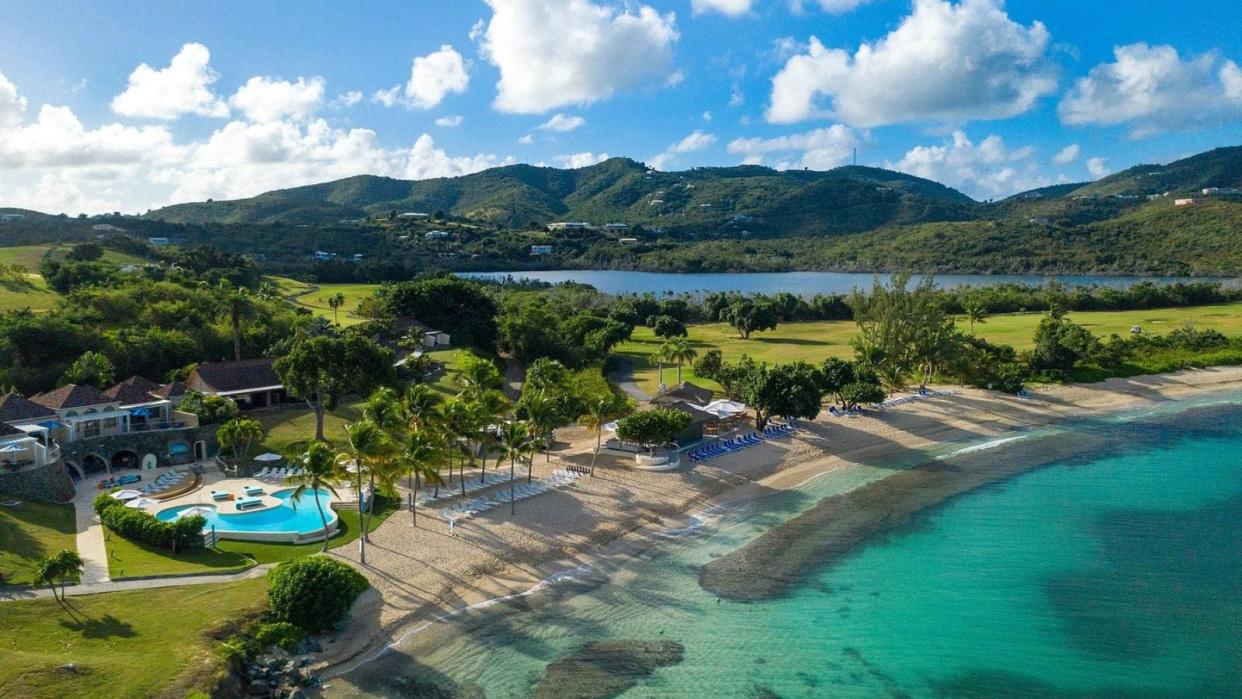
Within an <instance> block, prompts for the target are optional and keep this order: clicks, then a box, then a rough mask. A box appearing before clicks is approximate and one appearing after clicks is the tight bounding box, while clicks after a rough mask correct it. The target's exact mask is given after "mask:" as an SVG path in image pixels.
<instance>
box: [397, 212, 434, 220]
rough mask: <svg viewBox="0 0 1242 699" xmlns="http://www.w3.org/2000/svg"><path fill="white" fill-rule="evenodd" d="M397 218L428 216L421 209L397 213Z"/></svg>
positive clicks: (422, 217) (421, 217)
mask: <svg viewBox="0 0 1242 699" xmlns="http://www.w3.org/2000/svg"><path fill="white" fill-rule="evenodd" d="M397 218H412V219H424V218H428V216H427V214H425V213H423V212H421V211H406V212H404V213H400V214H397Z"/></svg>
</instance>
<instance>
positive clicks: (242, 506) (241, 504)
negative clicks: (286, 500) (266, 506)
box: [237, 498, 263, 510]
mask: <svg viewBox="0 0 1242 699" xmlns="http://www.w3.org/2000/svg"><path fill="white" fill-rule="evenodd" d="M262 504H263V499H262V498H242V499H241V500H238V501H237V509H239V510H247V509H250V508H252V507H259V506H261V505H262Z"/></svg>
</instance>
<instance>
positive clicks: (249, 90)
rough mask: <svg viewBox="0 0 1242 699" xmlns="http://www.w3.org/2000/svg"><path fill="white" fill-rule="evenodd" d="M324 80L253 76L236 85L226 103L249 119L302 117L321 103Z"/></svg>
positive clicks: (274, 119) (261, 120)
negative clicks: (295, 79) (234, 91)
mask: <svg viewBox="0 0 1242 699" xmlns="http://www.w3.org/2000/svg"><path fill="white" fill-rule="evenodd" d="M323 92H324V80H323V78H319V77H315V78H311V79H310V80H306V79H304V78H298V79H297V82H289V81H287V80H280V79H278V78H269V77H264V76H255V77H253V78H251V79H249V80H247V81H246V84H245V85H242V86H241V87H240V88H238V90H237V92H236V93H234V94H233V96H232V97H230V98H229V104H231V105H232V106H233V107H234V108H236V109H238V110H240V111H241V113H242V114H244V115H245V116H246V118H247V119H249V120H250V121H260V122H265V121H277V120H279V119H283V118H286V117H288V118H290V119H305V118H307V117H309V116H311V115H312V114H314V113H315V112H317V111H318V110H319V107H320V106H321V105H322V104H323Z"/></svg>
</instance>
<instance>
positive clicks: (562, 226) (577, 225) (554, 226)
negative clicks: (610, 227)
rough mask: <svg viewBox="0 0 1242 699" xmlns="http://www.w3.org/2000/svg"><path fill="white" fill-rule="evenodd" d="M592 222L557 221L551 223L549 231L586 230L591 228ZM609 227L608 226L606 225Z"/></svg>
mask: <svg viewBox="0 0 1242 699" xmlns="http://www.w3.org/2000/svg"><path fill="white" fill-rule="evenodd" d="M590 228H591V224H589V223H587V222H586V221H557V222H556V223H549V224H548V230H549V231H585V230H590ZM605 228H607V226H605Z"/></svg>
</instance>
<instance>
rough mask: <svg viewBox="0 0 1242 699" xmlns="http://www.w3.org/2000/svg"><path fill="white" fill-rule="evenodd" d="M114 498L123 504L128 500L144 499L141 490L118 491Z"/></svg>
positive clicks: (113, 495)
mask: <svg viewBox="0 0 1242 699" xmlns="http://www.w3.org/2000/svg"><path fill="white" fill-rule="evenodd" d="M112 497H114V498H116V499H117V500H120V501H121V502H124V501H126V500H133V499H134V498H140V497H142V491H141V490H118V491H116V492H115V493H113V494H112Z"/></svg>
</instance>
